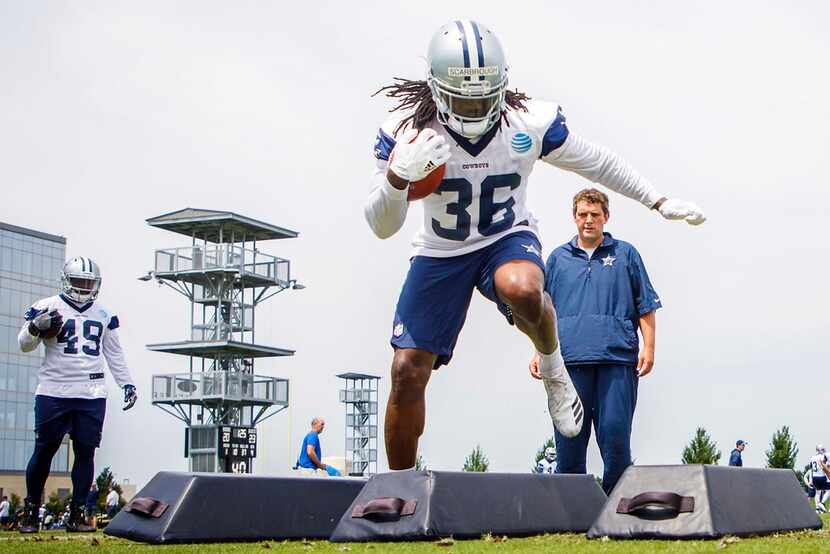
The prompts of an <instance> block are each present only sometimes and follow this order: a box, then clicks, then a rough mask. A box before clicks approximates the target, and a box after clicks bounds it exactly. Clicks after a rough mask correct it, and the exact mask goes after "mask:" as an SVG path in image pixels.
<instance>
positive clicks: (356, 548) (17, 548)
mask: <svg viewBox="0 0 830 554" xmlns="http://www.w3.org/2000/svg"><path fill="white" fill-rule="evenodd" d="M823 520H824V528H823V529H821V530H819V531H804V532H799V533H787V534H782V535H772V536H768V537H756V538H741V539H739V538H734V537H727V538H725V539H719V540H712V541H609V540H593V541H589V540H588V539H586V538H585V537H584V535H544V536H541V537H530V538H525V539H503V538H499V537H485V538H483V539H481V540H466V541H453V540H443V541H437V542H420V543H368V544H332V543H329V542H326V541H285V542H275V541H269V542H258V543H220V544H196V545H168V546H152V545H146V544H141V543H135V542H130V541H126V540H122V539H114V538H111V537H107V536H105V535H103V534H101V533H100V532H99V533H95V534H94V535H68V534H67V533H66V532H63V531H61V532H46V533H40V534H39V535H36V536H31V535H30V536H22V535H19V534H17V533H8V532H6V533H0V552H3V553H4V554H5V553H12V552H14V553H15V554H17V553H21V554H23V553H28V552H32V553H44V554H46V553H55V554H69V553H76V552H90V553H91V552H100V553H102V554H103V553H104V552H117V553H122V554H125V553H137V554H138V553H144V552H147V553H149V552H165V553H167V554H181V553H192V554H196V553H197V552H198V553H202V552H204V553H217V554H218V553H220V552H231V553H246V552H260V553H261V552H262V551H263V550H269V549H270V550H277V551H280V552H302V553H311V552H355V553H360V552H371V553H381V552H384V553H385V552H390V553H396V552H400V553H410V552H463V553H468V552H503V553H508V552H557V551H562V552H567V553H568V554H571V553H580V552H602V553H622V552H715V551H722V550H727V551H729V552H752V553H760V552H765V553H766V552H770V553H777V552H804V553H807V552H809V553H810V554H818V553H822V552H827V553H830V516H827V515H825V516H824V517H823Z"/></svg>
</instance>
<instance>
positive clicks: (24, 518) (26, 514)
mask: <svg viewBox="0 0 830 554" xmlns="http://www.w3.org/2000/svg"><path fill="white" fill-rule="evenodd" d="M39 512H40V506H39V505H37V504H32V503H31V502H29V501H28V500H27V501H26V505H25V506H24V507H23V511H22V512H21V513H20V525H18V527H17V530H18V531H20V532H21V533H37V532H38V531H40V522H39Z"/></svg>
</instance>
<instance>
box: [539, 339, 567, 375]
mask: <svg viewBox="0 0 830 554" xmlns="http://www.w3.org/2000/svg"><path fill="white" fill-rule="evenodd" d="M564 367H565V360H564V359H562V349H561V348H559V346H557V347H556V350H554V351H553V352H551V353H550V354H542V353H541V352H539V373H541V374H542V377H545V378H547V379H552V378H553V377H554V376H555V375H556V374H558V373H561V372H562V368H564Z"/></svg>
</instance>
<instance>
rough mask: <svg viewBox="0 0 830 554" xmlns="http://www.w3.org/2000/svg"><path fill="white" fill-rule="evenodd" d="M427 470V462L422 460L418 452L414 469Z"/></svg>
mask: <svg viewBox="0 0 830 554" xmlns="http://www.w3.org/2000/svg"><path fill="white" fill-rule="evenodd" d="M426 470H427V462H426V460H424V457H423V456H421V455H420V454H418V457H417V458H415V471H426Z"/></svg>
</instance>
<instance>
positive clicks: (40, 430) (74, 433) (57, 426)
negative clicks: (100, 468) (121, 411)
mask: <svg viewBox="0 0 830 554" xmlns="http://www.w3.org/2000/svg"><path fill="white" fill-rule="evenodd" d="M106 411H107V401H106V399H104V398H96V399H85V398H54V397H51V396H42V395H37V396H35V451H34V452H33V453H32V457H31V458H30V459H29V464H28V466H26V499H27V500H28V501H29V502H31V503H33V504H40V503H41V501H42V499H43V488H44V486H45V485H46V479H47V478H48V477H49V469H50V466H51V465H52V458H54V457H55V454H56V453H57V451H58V449H59V448H60V446H61V441H62V440H63V437H64V435H66V434H67V433H68V434H69V436H70V437H71V438H72V452H73V454H74V455H75V461H74V462H73V463H72V502H73V503H75V504H76V505H78V506H83V505H84V503H85V502H86V498H87V495H88V494H89V488H90V486H92V480H93V478H94V477H95V462H94V457H95V449H96V448H98V446H99V445H100V444H101V430H102V429H103V426H104V416H105V414H106Z"/></svg>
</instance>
